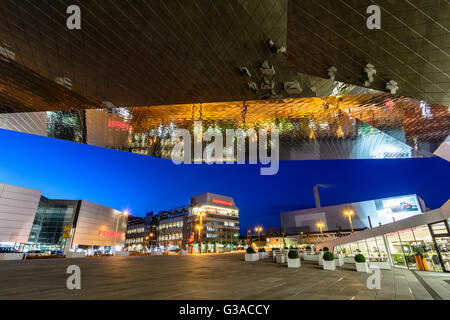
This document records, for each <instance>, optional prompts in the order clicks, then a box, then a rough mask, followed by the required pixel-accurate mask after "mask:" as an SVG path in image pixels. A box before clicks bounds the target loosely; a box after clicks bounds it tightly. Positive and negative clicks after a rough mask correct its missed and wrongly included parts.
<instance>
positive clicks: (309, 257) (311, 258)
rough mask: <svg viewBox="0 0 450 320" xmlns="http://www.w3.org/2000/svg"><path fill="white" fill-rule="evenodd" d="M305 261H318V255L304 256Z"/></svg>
mask: <svg viewBox="0 0 450 320" xmlns="http://www.w3.org/2000/svg"><path fill="white" fill-rule="evenodd" d="M305 260H306V261H319V255H316V254H314V253H312V254H308V253H307V254H305Z"/></svg>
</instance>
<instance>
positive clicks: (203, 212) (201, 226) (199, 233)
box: [197, 211, 206, 254]
mask: <svg viewBox="0 0 450 320" xmlns="http://www.w3.org/2000/svg"><path fill="white" fill-rule="evenodd" d="M199 214H200V226H197V229H198V238H199V242H200V251H199V252H200V254H201V253H202V234H201V230H202V229H203V221H202V218H203V217H204V216H206V213H205V211H201V212H200V213H199ZM199 227H200V228H199Z"/></svg>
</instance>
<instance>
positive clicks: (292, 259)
mask: <svg viewBox="0 0 450 320" xmlns="http://www.w3.org/2000/svg"><path fill="white" fill-rule="evenodd" d="M287 262H288V268H300V266H301V263H300V258H299V256H298V251H297V250H296V249H292V250H290V251H289V253H288V259H287Z"/></svg>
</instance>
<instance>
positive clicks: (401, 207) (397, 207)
mask: <svg viewBox="0 0 450 320" xmlns="http://www.w3.org/2000/svg"><path fill="white" fill-rule="evenodd" d="M411 208H412V205H411V204H409V203H407V202H400V204H399V205H395V206H392V207H391V210H392V212H400V211H404V210H410V209H411Z"/></svg>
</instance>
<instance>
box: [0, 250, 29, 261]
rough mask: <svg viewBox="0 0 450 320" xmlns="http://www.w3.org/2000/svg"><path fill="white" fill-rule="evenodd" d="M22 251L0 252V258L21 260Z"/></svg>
mask: <svg viewBox="0 0 450 320" xmlns="http://www.w3.org/2000/svg"><path fill="white" fill-rule="evenodd" d="M23 256H24V254H23V253H15V252H11V253H0V260H23Z"/></svg>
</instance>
